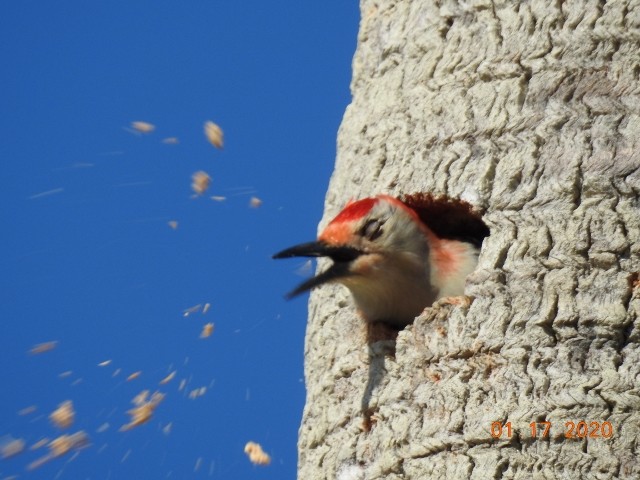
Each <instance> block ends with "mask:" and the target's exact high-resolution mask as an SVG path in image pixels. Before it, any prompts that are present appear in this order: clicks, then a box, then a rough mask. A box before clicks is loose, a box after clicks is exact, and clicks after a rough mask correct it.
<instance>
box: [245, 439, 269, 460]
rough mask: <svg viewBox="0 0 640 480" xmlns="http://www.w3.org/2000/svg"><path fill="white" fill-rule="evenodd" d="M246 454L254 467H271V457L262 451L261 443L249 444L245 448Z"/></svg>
mask: <svg viewBox="0 0 640 480" xmlns="http://www.w3.org/2000/svg"><path fill="white" fill-rule="evenodd" d="M244 453H246V454H247V455H248V456H249V460H250V461H251V463H253V464H254V465H269V464H270V463H271V457H270V456H269V455H268V454H267V453H265V452H264V451H263V450H262V447H261V446H260V444H259V443H255V442H247V444H246V445H245V446H244Z"/></svg>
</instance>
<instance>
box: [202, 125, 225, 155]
mask: <svg viewBox="0 0 640 480" xmlns="http://www.w3.org/2000/svg"><path fill="white" fill-rule="evenodd" d="M204 134H205V136H206V137H207V140H209V141H210V142H211V144H212V145H213V146H214V147H216V148H222V147H223V145H224V134H223V133H222V129H221V128H220V127H219V126H218V125H216V124H215V123H213V122H212V121H211V120H207V121H206V122H204Z"/></svg>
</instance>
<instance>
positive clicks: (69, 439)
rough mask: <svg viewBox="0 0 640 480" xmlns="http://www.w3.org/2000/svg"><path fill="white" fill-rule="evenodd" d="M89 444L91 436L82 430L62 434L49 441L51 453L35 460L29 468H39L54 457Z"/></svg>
mask: <svg viewBox="0 0 640 480" xmlns="http://www.w3.org/2000/svg"><path fill="white" fill-rule="evenodd" d="M88 445H89V436H88V435H87V434H86V433H85V432H83V431H82V430H80V431H79V432H76V433H74V434H72V435H60V436H59V437H58V438H55V439H53V440H52V441H51V442H49V445H48V446H49V453H48V454H46V455H45V456H44V457H40V458H39V459H37V460H34V461H33V462H31V463H30V464H29V465H28V466H27V470H33V469H35V468H38V467H40V466H42V465H44V464H45V463H47V462H48V461H50V460H53V459H54V458H58V457H61V456H62V455H65V454H67V453H69V452H70V451H71V450H79V449H81V448H84V447H86V446H88Z"/></svg>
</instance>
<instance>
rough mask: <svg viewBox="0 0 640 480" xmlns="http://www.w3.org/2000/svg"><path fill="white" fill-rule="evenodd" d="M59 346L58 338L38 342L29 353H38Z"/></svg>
mask: <svg viewBox="0 0 640 480" xmlns="http://www.w3.org/2000/svg"><path fill="white" fill-rule="evenodd" d="M57 346H58V341H57V340H54V341H52V342H43V343H38V344H36V345H34V346H33V347H31V350H29V353H30V354H31V355H37V354H39V353H44V352H49V351H51V350H53V349H54V348H56V347H57Z"/></svg>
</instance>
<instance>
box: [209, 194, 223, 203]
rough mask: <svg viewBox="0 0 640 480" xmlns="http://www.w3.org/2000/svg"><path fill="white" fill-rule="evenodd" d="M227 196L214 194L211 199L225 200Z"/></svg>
mask: <svg viewBox="0 0 640 480" xmlns="http://www.w3.org/2000/svg"><path fill="white" fill-rule="evenodd" d="M226 199H227V197H221V196H220V195H214V196H212V197H211V200H215V201H216V202H224V201H225V200H226Z"/></svg>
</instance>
